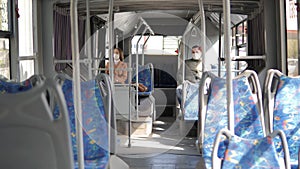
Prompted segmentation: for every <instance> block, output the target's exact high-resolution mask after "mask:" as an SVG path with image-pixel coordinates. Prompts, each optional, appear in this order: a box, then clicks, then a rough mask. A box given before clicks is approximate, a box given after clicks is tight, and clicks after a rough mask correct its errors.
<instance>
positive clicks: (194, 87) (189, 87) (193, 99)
mask: <svg viewBox="0 0 300 169" xmlns="http://www.w3.org/2000/svg"><path fill="white" fill-rule="evenodd" d="M182 105H183V106H182V111H183V118H184V120H198V114H199V113H198V112H199V83H192V82H189V81H184V82H183V84H182Z"/></svg>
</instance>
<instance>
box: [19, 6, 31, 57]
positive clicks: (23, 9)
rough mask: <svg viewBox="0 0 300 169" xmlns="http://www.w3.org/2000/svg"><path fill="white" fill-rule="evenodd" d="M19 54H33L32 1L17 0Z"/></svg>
mask: <svg viewBox="0 0 300 169" xmlns="http://www.w3.org/2000/svg"><path fill="white" fill-rule="evenodd" d="M18 6H19V14H20V17H19V19H18V24H19V55H20V57H24V56H32V55H33V31H32V1H31V0H25V1H24V0H19V2H18Z"/></svg>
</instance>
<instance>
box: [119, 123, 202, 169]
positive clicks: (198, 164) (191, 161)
mask: <svg viewBox="0 0 300 169" xmlns="http://www.w3.org/2000/svg"><path fill="white" fill-rule="evenodd" d="M195 130H197V129H196V128H195V122H189V121H182V120H176V119H175V118H174V117H160V118H158V119H157V120H156V121H155V122H154V123H153V131H152V134H151V136H149V137H147V138H145V137H144V138H138V137H132V139H131V140H132V141H131V142H132V144H131V145H132V146H131V147H130V148H128V147H127V146H126V144H128V142H126V143H124V146H125V147H122V146H121V147H119V148H118V149H119V150H118V152H119V153H117V154H118V156H119V157H120V158H121V159H122V160H124V162H126V163H127V164H128V165H129V167H130V169H202V168H203V169H204V168H205V167H204V163H203V159H202V157H201V156H200V154H199V151H198V150H197V147H196V144H195V143H196V131H195ZM126 140H127V139H126ZM127 141H128V140H127Z"/></svg>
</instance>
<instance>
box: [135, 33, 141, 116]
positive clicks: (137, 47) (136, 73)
mask: <svg viewBox="0 0 300 169" xmlns="http://www.w3.org/2000/svg"><path fill="white" fill-rule="evenodd" d="M142 37H143V35H141V36H140V38H139V40H138V41H137V42H136V55H135V84H136V93H135V94H136V98H135V104H136V105H135V106H136V108H135V110H136V119H138V118H139V105H138V104H139V90H138V86H139V42H140V40H141V39H142Z"/></svg>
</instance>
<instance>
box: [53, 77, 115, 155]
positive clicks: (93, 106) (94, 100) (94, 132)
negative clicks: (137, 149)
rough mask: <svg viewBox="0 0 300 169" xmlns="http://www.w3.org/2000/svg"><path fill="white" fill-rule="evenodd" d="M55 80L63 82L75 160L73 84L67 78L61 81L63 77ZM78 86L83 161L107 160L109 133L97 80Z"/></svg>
mask: <svg viewBox="0 0 300 169" xmlns="http://www.w3.org/2000/svg"><path fill="white" fill-rule="evenodd" d="M57 78H58V79H60V80H61V81H62V82H63V85H62V90H63V93H64V97H65V100H66V103H67V109H68V112H69V120H70V127H71V139H72V145H73V153H74V159H75V160H77V146H76V145H77V140H76V123H75V121H76V114H75V108H74V102H73V82H72V80H70V79H67V78H65V79H63V78H64V77H63V75H59V76H58V77H57ZM80 85H81V104H82V122H81V127H82V129H83V142H84V159H85V160H94V159H97V158H108V155H109V153H108V152H109V151H108V139H109V137H108V135H109V133H108V123H107V115H106V114H105V107H104V104H103V97H102V96H104V95H102V93H101V90H102V89H101V88H100V86H99V83H98V81H97V80H90V81H86V82H81V84H80ZM108 109H109V108H108ZM108 109H107V110H108Z"/></svg>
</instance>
